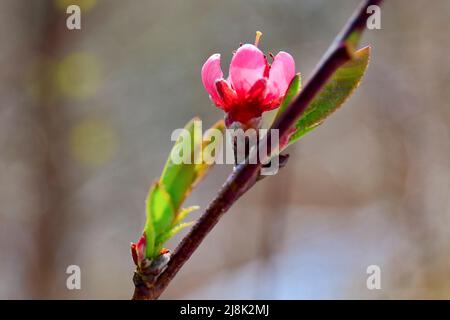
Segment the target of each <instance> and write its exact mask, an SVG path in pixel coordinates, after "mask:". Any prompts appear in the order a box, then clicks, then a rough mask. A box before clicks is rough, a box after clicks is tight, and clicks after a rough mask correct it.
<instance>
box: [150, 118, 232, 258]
mask: <svg viewBox="0 0 450 320" xmlns="http://www.w3.org/2000/svg"><path fill="white" fill-rule="evenodd" d="M199 121H200V119H198V118H194V119H192V120H191V121H189V123H188V124H187V125H186V126H185V128H184V129H186V131H185V134H184V135H183V134H180V136H179V137H178V138H177V141H176V142H175V145H174V146H173V148H172V151H171V154H170V156H169V159H168V160H167V162H166V165H165V167H164V170H163V173H162V175H161V177H160V180H159V181H158V182H156V183H154V184H153V185H152V187H151V188H150V191H149V194H148V196H147V201H146V212H147V220H146V223H145V227H144V233H145V236H146V239H147V243H146V257H147V258H148V259H153V258H155V257H156V256H157V255H158V254H159V250H160V248H161V247H162V245H163V244H164V242H165V241H166V240H167V239H168V238H167V236H169V235H171V234H172V235H173V233H171V232H173V230H174V228H177V227H174V226H175V225H176V224H178V223H179V222H181V220H182V219H183V218H184V217H185V216H186V215H187V214H188V213H189V212H192V211H193V210H196V209H198V207H190V208H187V209H183V210H180V207H181V204H182V203H183V201H184V200H185V198H186V197H187V195H188V194H189V192H190V191H191V190H192V188H193V187H194V185H195V184H196V183H198V182H199V180H200V179H201V178H202V177H204V175H205V174H206V173H207V171H208V170H209V169H210V168H211V166H212V165H211V164H206V163H204V162H203V161H202V159H201V158H200V152H201V150H202V148H205V147H206V146H208V145H209V144H210V143H213V142H210V141H209V139H208V137H207V136H205V137H202V135H201V124H200V122H199ZM212 128H214V129H218V130H220V131H222V132H223V131H224V129H225V125H224V122H223V120H221V121H219V122H217V123H216V124H215V125H214V126H213V127H212ZM177 152H179V154H178V155H181V158H182V157H184V156H187V157H189V158H187V160H190V161H189V163H184V162H183V163H175V162H174V161H173V160H174V158H173V157H172V155H173V153H174V154H176V153H177ZM184 153H186V155H185V154H184ZM195 157H198V159H197V161H194V160H195V159H196V158H195ZM196 162H197V163H196ZM183 226H185V225H184V224H183ZM175 230H178V231H179V229H175ZM170 237H171V236H169V238H170ZM163 239H166V240H164V241H163Z"/></svg>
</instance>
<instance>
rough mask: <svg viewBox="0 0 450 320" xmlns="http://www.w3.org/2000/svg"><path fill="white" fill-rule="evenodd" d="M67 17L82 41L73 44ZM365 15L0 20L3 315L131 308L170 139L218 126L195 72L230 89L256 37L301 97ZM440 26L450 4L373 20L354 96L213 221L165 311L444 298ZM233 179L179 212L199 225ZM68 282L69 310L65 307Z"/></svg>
mask: <svg viewBox="0 0 450 320" xmlns="http://www.w3.org/2000/svg"><path fill="white" fill-rule="evenodd" d="M69 4H78V5H80V6H81V8H82V30H79V31H77V30H74V31H69V30H67V28H66V21H65V19H66V17H67V15H66V12H65V10H66V8H67V6H68V5H69ZM358 4H359V0H342V1H334V0H278V1H275V0H273V1H269V0H265V1H263V0H261V1H257V0H247V1H238V0H229V1H211V0H196V1H183V0H173V1H163V0H133V1H121V0H79V1H76V0H72V1H69V0H39V1H29V0H0V150H1V152H0V298H4V299H6V298H8V299H21V298H51V299H56V298H60V299H79V298H87V299H116V298H118V299H129V298H130V297H131V294H132V291H133V284H132V281H131V278H132V272H133V269H134V266H133V263H132V261H131V258H130V250H129V246H130V242H131V241H135V240H137V239H138V237H139V235H140V233H141V231H142V227H143V223H144V199H145V196H146V193H147V190H148V187H149V186H150V184H151V183H152V181H153V180H154V179H156V178H157V177H158V176H159V175H160V173H161V170H162V168H163V165H164V162H165V159H166V157H167V155H168V152H169V150H170V148H171V145H172V142H171V141H170V134H171V133H172V131H173V130H174V129H176V128H181V127H183V126H184V124H185V123H186V122H187V121H188V120H189V119H191V118H192V117H194V116H200V117H201V118H202V119H203V121H204V127H206V126H209V125H211V124H213V123H214V122H215V121H216V120H217V119H219V118H221V117H222V113H221V111H220V110H218V109H217V108H215V107H214V106H212V105H211V103H210V101H209V99H208V96H207V94H206V93H205V91H204V89H203V86H202V84H201V80H200V69H201V66H202V64H203V63H204V61H205V60H206V59H207V58H208V57H209V56H210V55H211V54H213V53H216V52H220V53H222V67H223V69H224V70H228V68H227V65H228V64H229V61H230V58H231V53H232V51H233V50H235V49H236V48H237V47H238V45H239V43H241V42H244V43H245V42H250V43H252V42H253V41H254V35H255V31H256V30H261V31H262V32H263V34H264V35H263V38H262V41H261V43H260V48H261V49H262V50H264V51H265V52H273V53H277V52H278V51H280V50H284V51H288V52H290V53H291V54H292V55H293V56H294V57H295V59H296V63H297V70H298V71H300V72H302V74H303V78H304V80H306V81H307V80H308V78H309V76H310V74H311V71H312V69H313V68H314V66H315V64H316V63H317V62H318V60H319V59H320V57H321V56H322V54H323V53H324V52H325V50H326V49H327V48H328V46H329V44H330V42H331V41H332V39H333V38H334V36H335V35H336V34H337V33H338V31H339V30H340V29H341V27H342V26H343V25H344V23H345V21H346V20H347V18H348V17H349V16H350V15H351V13H352V12H353V10H354V9H355V8H356V6H357V5H358ZM449 16H450V2H449V1H448V0H434V1H424V0H416V1H407V0H396V1H386V3H385V5H384V6H383V7H382V22H381V26H382V30H373V31H367V32H366V33H365V36H364V39H363V44H364V45H366V44H371V45H372V47H373V51H372V59H371V63H370V66H369V69H368V72H367V74H366V76H365V78H364V80H363V82H362V84H361V86H360V88H359V90H358V91H357V92H356V93H355V94H354V96H352V98H351V99H350V100H349V101H348V102H347V103H346V104H345V106H344V107H343V108H342V109H340V110H339V111H338V112H337V113H336V114H335V115H333V116H332V117H331V118H330V119H329V120H328V121H327V122H326V123H325V124H324V125H323V126H321V127H320V128H319V129H317V130H315V131H313V132H312V133H311V134H309V135H308V136H306V137H305V138H304V139H302V141H301V142H300V143H297V144H296V145H295V146H294V147H292V148H291V149H290V150H289V152H290V153H291V156H292V157H291V159H290V161H289V163H288V165H287V167H286V168H284V169H283V170H282V171H281V172H280V173H279V174H278V175H277V176H275V177H270V178H267V179H264V180H263V181H262V182H260V183H258V184H257V185H256V186H255V188H253V189H252V190H251V191H250V192H248V193H247V194H246V195H245V196H244V197H243V198H242V199H240V201H239V202H238V203H236V204H235V205H234V206H233V207H232V208H231V210H230V211H229V212H228V213H226V214H225V216H224V217H223V219H222V220H221V221H220V223H219V224H218V225H217V227H216V228H215V229H214V230H213V232H211V234H210V235H209V236H208V238H207V239H206V241H205V242H204V243H203V244H202V246H201V247H200V248H199V249H198V250H197V251H196V252H195V254H194V255H193V256H192V258H191V259H190V260H189V262H188V263H187V264H186V265H185V267H184V268H183V269H182V270H181V272H180V273H179V274H178V275H177V277H176V278H175V279H174V281H173V282H172V283H171V285H170V286H169V288H168V290H167V291H166V292H165V293H164V295H163V298H171V299H178V298H206V299H217V298H235V299H241V298H248V299H253V298H266V299H270V298H273V299H278V298H285V299H304V298H312V299H314V298H323V299H328V298H338V299H341V298H367V299H377V298H388V299H389V298H425V299H427V298H450V257H449V252H450V228H449V226H450V201H449V192H450V184H449V178H450V171H449V169H450V161H449V157H450V144H449V130H450V108H449V102H448V101H449V99H450V90H448V84H449V82H450V67H449V66H450V55H448V52H449V50H450V43H449V41H448V35H447V33H446V30H448V29H449V28H450V21H449V19H448V17H449ZM225 72H227V71H225ZM231 169H232V168H231V167H230V166H226V165H218V166H216V167H215V168H214V169H213V171H212V172H211V173H210V174H209V176H208V177H207V178H206V180H204V181H203V183H202V184H200V186H199V187H198V188H197V189H196V190H195V191H194V192H193V193H192V195H191V197H190V198H189V199H188V201H187V203H186V205H193V204H198V205H200V206H201V207H202V208H205V206H206V205H207V203H208V202H209V201H210V200H211V199H212V198H213V197H214V195H215V193H216V192H217V190H218V189H219V187H220V186H221V184H222V183H223V182H224V181H225V179H226V177H227V175H228V174H229V173H230V171H231ZM198 214H199V213H196V214H194V215H193V217H194V218H196V217H198ZM184 234H185V231H184V232H182V234H180V235H179V236H178V237H176V238H175V239H173V240H172V241H171V242H170V243H169V244H168V247H169V248H171V249H174V248H175V246H176V244H177V243H178V241H179V240H180V237H181V236H182V235H184ZM73 264H75V265H78V266H80V268H81V290H72V291H70V290H68V289H67V288H66V278H67V277H68V275H67V274H66V268H67V266H69V265H73ZM369 265H378V266H379V267H380V268H381V286H382V288H381V290H368V289H367V287H366V279H367V277H368V274H367V273H366V269H367V267H368V266H369Z"/></svg>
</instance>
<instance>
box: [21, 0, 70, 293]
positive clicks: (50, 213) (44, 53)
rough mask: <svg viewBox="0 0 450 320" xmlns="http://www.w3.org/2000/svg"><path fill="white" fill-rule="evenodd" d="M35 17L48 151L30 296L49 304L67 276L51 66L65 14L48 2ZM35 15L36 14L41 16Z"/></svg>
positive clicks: (42, 162)
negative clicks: (61, 265)
mask: <svg viewBox="0 0 450 320" xmlns="http://www.w3.org/2000/svg"><path fill="white" fill-rule="evenodd" d="M33 6H34V8H35V9H36V11H39V10H42V18H43V20H42V32H40V34H41V39H40V40H39V43H38V46H39V47H38V48H37V50H38V52H37V55H36V56H37V57H38V59H37V64H38V65H37V73H36V79H34V81H36V85H37V95H36V100H35V105H34V106H31V107H32V108H33V109H34V110H33V112H34V116H35V118H36V120H37V121H36V122H37V123H38V125H39V126H40V131H41V132H42V135H43V140H44V141H45V144H44V145H45V148H42V150H41V154H38V155H36V157H35V159H34V161H35V166H36V171H38V172H39V173H38V179H37V181H36V185H35V187H36V193H38V194H39V199H40V205H39V206H38V207H37V208H35V211H36V212H35V214H34V216H36V224H35V230H34V234H33V236H34V238H35V243H34V246H35V250H34V255H32V258H31V261H30V262H29V263H28V264H27V270H26V273H27V278H28V279H27V282H26V283H27V284H28V285H29V288H28V292H29V293H28V294H29V296H30V297H31V298H41V299H45V298H50V297H51V295H52V288H53V287H54V286H55V280H56V279H58V278H59V276H60V275H63V274H64V273H65V270H55V268H56V267H55V265H56V259H57V253H58V250H59V248H60V247H61V244H62V243H63V241H64V239H63V236H64V229H65V228H64V225H65V224H64V220H65V217H66V216H67V215H66V208H65V206H64V203H63V199H64V198H65V195H66V194H67V190H66V187H67V184H66V183H65V181H64V180H65V177H64V173H65V172H66V169H65V168H66V163H65V161H64V159H65V157H64V154H63V152H62V151H63V150H64V131H63V129H64V128H65V125H64V123H65V119H66V117H65V115H64V108H62V105H61V103H60V100H59V99H58V97H57V94H56V90H55V85H54V80H53V77H52V74H51V71H52V70H51V69H50V68H51V64H50V63H49V62H55V60H56V59H57V58H58V57H59V55H60V53H61V49H62V47H63V44H64V42H65V37H64V31H65V16H64V12H61V11H57V9H56V8H55V6H54V1H51V0H46V1H45V3H44V1H40V2H39V3H35V4H33ZM36 11H35V12H36Z"/></svg>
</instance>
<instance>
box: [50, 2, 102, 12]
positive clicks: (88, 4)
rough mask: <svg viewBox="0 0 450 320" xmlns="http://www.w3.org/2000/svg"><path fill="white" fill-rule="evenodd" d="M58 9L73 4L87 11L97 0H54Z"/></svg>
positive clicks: (63, 8)
mask: <svg viewBox="0 0 450 320" xmlns="http://www.w3.org/2000/svg"><path fill="white" fill-rule="evenodd" d="M54 1H55V5H56V7H57V8H58V9H61V10H64V11H65V10H66V9H67V7H68V6H70V5H72V4H75V5H77V6H79V7H80V9H81V11H83V12H87V11H89V10H91V9H92V8H93V7H94V6H95V5H96V4H97V0H54Z"/></svg>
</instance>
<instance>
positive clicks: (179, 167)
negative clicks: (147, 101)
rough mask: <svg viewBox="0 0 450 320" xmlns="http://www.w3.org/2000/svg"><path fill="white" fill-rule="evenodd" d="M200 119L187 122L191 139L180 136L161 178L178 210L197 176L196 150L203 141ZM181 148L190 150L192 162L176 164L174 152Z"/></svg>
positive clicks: (186, 127)
mask: <svg viewBox="0 0 450 320" xmlns="http://www.w3.org/2000/svg"><path fill="white" fill-rule="evenodd" d="M198 121H200V119H198V118H194V119H192V120H191V121H189V122H188V123H187V124H186V126H185V127H184V129H186V130H187V133H189V137H190V139H186V137H185V136H183V135H180V136H179V137H178V139H177V141H176V142H175V145H174V146H173V148H172V151H171V153H170V155H169V159H167V162H166V165H165V167H164V170H163V172H162V175H161V178H160V182H161V184H162V185H164V188H165V189H166V190H167V192H168V193H169V195H170V198H171V199H172V204H173V207H174V208H175V211H178V209H179V207H180V206H181V203H182V202H183V201H184V198H185V197H186V195H187V193H188V192H189V191H190V188H191V186H192V183H193V182H194V180H195V178H196V172H195V167H196V164H195V163H194V156H195V154H194V152H195V151H196V150H197V149H198V148H199V146H200V144H201V141H202V136H201V130H200V133H199V132H198V129H199V127H198V125H197V126H196V122H197V123H199V122H198ZM180 149H181V150H188V151H189V152H190V160H191V163H180V164H175V163H174V162H173V161H172V153H173V152H176V151H177V150H180ZM183 156H184V155H183Z"/></svg>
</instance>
